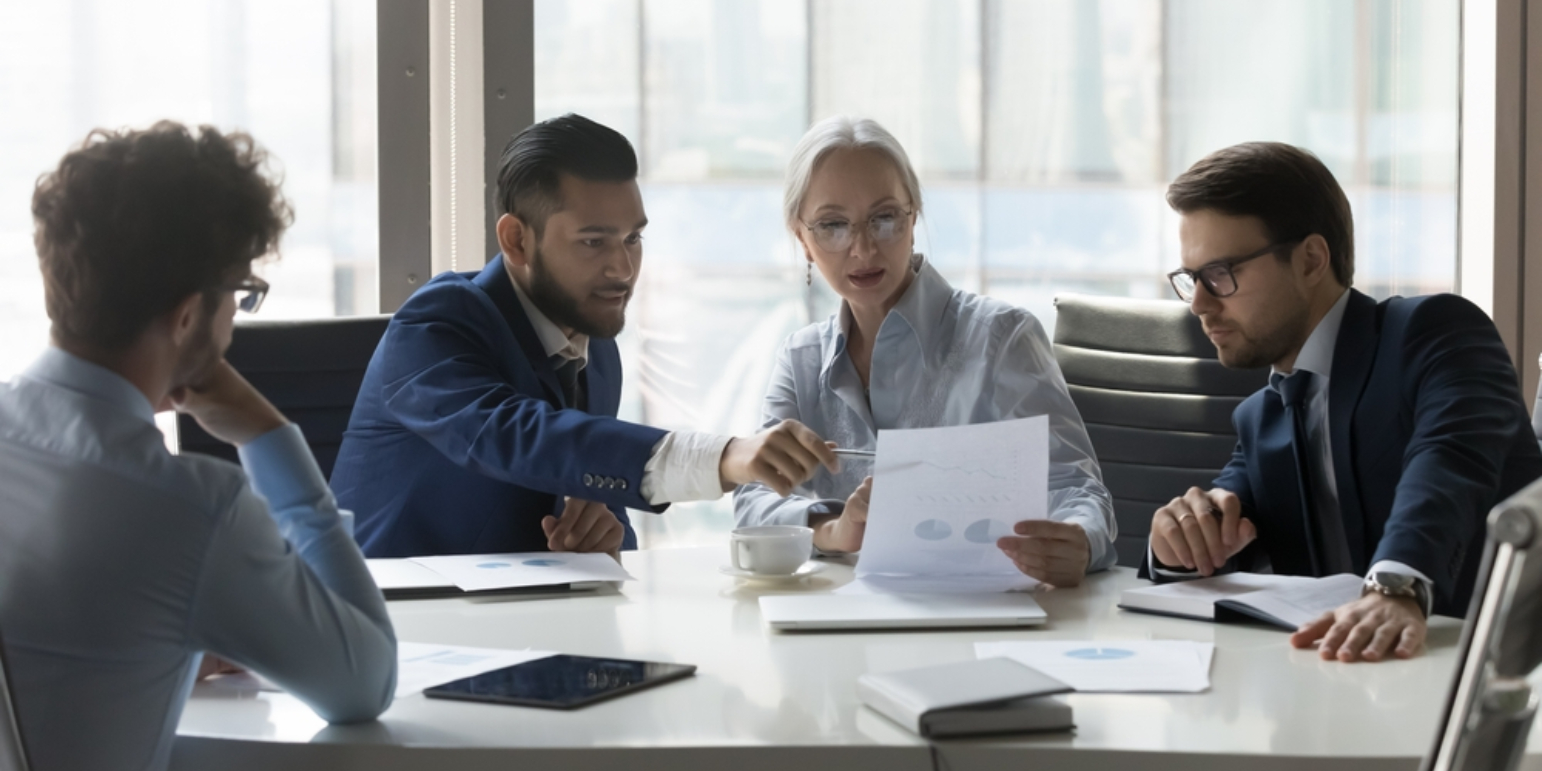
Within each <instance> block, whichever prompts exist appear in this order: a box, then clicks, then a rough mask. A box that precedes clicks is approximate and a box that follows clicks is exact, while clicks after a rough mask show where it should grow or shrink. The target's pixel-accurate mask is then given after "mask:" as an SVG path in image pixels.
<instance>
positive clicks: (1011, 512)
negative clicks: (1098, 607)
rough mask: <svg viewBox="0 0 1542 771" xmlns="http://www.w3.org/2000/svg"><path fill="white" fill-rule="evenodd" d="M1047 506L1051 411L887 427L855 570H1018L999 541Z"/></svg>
mask: <svg viewBox="0 0 1542 771" xmlns="http://www.w3.org/2000/svg"><path fill="white" fill-rule="evenodd" d="M1048 506H1049V418H1048V417H1047V416H1043V415H1040V416H1037V417H1032V418H1020V419H1017V420H1005V421H1000V422H997V423H981V424H977V425H970V426H947V427H944V428H916V429H905V430H887V431H880V432H878V456H877V458H876V459H875V462H874V470H873V500H872V505H871V507H870V510H869V514H868V520H867V532H866V533H865V534H864V535H863V538H862V556H861V557H860V558H859V559H858V560H857V575H858V576H868V575H874V574H883V575H912V576H956V575H974V576H1011V575H1021V573H1020V572H1019V571H1018V569H1017V567H1016V566H1015V565H1013V564H1012V561H1011V560H1010V559H1008V558H1007V556H1006V555H1005V554H1003V553H1002V552H1001V550H1000V549H998V548H997V547H996V539H997V538H1000V537H1001V536H1004V535H1010V534H1011V532H1012V525H1014V524H1015V523H1017V522H1020V521H1022V520H1025V519H1044V517H1045V516H1046V509H1047V508H1048ZM982 591H990V590H989V589H982ZM996 591H1000V590H999V589H997V590H996Z"/></svg>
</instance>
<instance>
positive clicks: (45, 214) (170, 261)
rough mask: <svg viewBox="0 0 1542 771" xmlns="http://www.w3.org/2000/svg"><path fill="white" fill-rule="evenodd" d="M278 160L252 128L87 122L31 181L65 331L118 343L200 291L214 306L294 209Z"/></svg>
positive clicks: (54, 307)
mask: <svg viewBox="0 0 1542 771" xmlns="http://www.w3.org/2000/svg"><path fill="white" fill-rule="evenodd" d="M267 160H268V156H267V153H266V152H264V151H263V150H262V149H261V148H259V147H258V146H257V143H256V142H255V141H253V140H252V138H251V137H250V136H248V135H246V134H244V133H239V132H235V133H231V134H222V133H220V132H219V131H218V130H216V129H214V128H213V127H211V126H200V127H198V129H197V130H196V131H190V130H189V129H188V128H187V127H185V126H183V125H181V124H178V123H173V122H170V121H162V122H160V123H156V124H155V125H154V126H151V127H150V128H149V129H145V130H137V131H136V130H121V131H108V130H104V129H96V130H94V131H92V132H91V133H90V134H88V135H87V136H86V139H85V141H84V142H82V143H81V145H80V146H79V147H78V148H76V149H75V150H72V151H71V152H69V153H68V154H66V155H65V156H64V159H63V160H61V161H60V162H59V167H58V168H57V169H55V170H53V171H51V172H49V173H47V174H44V175H43V176H42V177H40V178H39V179H38V182H37V188H36V189H35V190H34V191H33V193H32V219H33V223H34V225H35V228H36V229H35V231H34V233H33V242H34V243H35V244H36V246H37V254H38V265H39V267H40V268H41V269H42V271H43V288H44V295H45V299H46V302H47V308H48V318H49V319H51V320H52V321H53V333H54V336H55V338H56V339H59V340H62V341H65V342H74V343H77V344H83V345H87V346H91V347H95V348H98V349H101V350H107V351H117V350H122V349H124V348H126V347H128V346H129V345H131V344H132V343H133V342H134V341H135V340H136V339H137V338H138V337H139V336H140V335H141V334H142V333H143V332H144V330H145V329H146V328H148V327H149V326H150V323H151V322H152V321H153V320H154V319H155V318H157V317H158V316H160V315H162V314H164V313H167V312H169V311H170V310H171V309H173V308H175V307H176V306H177V303H179V302H181V301H183V300H184V299H186V298H187V296H188V295H190V294H193V293H195V292H202V293H204V296H205V300H206V304H207V305H208V306H209V307H211V308H212V305H213V302H216V301H217V299H218V294H217V292H218V291H219V290H220V289H221V288H222V287H223V285H224V284H225V283H226V282H228V281H230V280H231V274H232V273H235V272H237V271H238V270H242V269H245V268H246V267H247V266H249V264H250V263H251V261H252V260H254V259H257V258H258V257H262V256H263V255H266V254H268V253H270V252H272V251H274V250H275V249H276V247H277V246H278V240H279V237H280V236H281V235H282V234H283V232H284V229H285V228H286V227H288V226H289V224H290V223H291V222H293V221H294V214H293V211H292V210H291V209H290V207H289V203H288V202H287V201H286V200H284V197H283V195H282V193H280V192H279V185H278V182H277V180H275V179H270V178H269V176H268V174H267V170H266V168H265V167H266V166H267Z"/></svg>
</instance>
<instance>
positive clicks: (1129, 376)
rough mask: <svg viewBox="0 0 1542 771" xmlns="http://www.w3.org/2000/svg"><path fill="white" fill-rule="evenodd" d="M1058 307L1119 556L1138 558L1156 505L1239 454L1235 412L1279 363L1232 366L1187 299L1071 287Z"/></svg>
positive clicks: (1064, 366) (1060, 332) (1065, 358)
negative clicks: (1108, 497)
mask: <svg viewBox="0 0 1542 771" xmlns="http://www.w3.org/2000/svg"><path fill="white" fill-rule="evenodd" d="M1055 312H1056V322H1055V359H1056V360H1057V361H1059V363H1060V370H1061V372H1062V373H1064V375H1065V380H1066V385H1068V386H1069V387H1070V390H1071V400H1072V401H1074V402H1075V403H1076V409H1077V410H1078V411H1079V412H1081V416H1082V421H1083V422H1085V423H1086V425H1087V433H1088V434H1089V435H1090V436H1091V438H1092V446H1093V449H1094V450H1096V451H1097V455H1098V463H1099V465H1101V466H1102V469H1103V483H1104V484H1105V485H1107V487H1108V490H1109V492H1110V493H1112V494H1113V498H1114V514H1115V517H1116V519H1117V521H1118V524H1119V536H1118V538H1117V539H1116V540H1115V543H1114V548H1115V549H1116V550H1117V551H1118V553H1119V564H1121V565H1128V566H1131V567H1133V566H1137V565H1139V564H1140V563H1141V559H1142V558H1143V557H1145V554H1146V538H1147V535H1148V534H1149V533H1150V531H1151V515H1152V513H1154V512H1155V511H1156V510H1157V509H1158V508H1160V507H1162V506H1164V505H1166V504H1167V503H1168V502H1169V501H1171V500H1172V499H1173V498H1174V497H1177V496H1179V495H1182V494H1183V493H1184V491H1186V490H1188V489H1189V488H1190V487H1205V488H1208V487H1209V486H1210V482H1211V481H1213V480H1214V479H1215V477H1216V475H1217V474H1218V473H1219V472H1220V470H1221V468H1222V467H1224V466H1225V465H1226V463H1227V462H1228V461H1230V460H1231V455H1232V450H1233V449H1234V448H1235V447H1236V444H1237V434H1236V431H1235V430H1233V428H1232V425H1231V413H1232V411H1233V410H1235V409H1236V408H1237V405H1238V404H1241V403H1242V400H1243V399H1245V398H1247V396H1249V395H1250V394H1252V393H1253V392H1254V391H1257V390H1258V389H1259V388H1262V387H1263V386H1264V384H1265V383H1266V382H1268V377H1269V372H1268V370H1267V369H1263V370H1235V369H1227V368H1226V367H1224V366H1222V365H1221V362H1220V361H1218V360H1217V359H1216V353H1215V346H1214V345H1213V344H1211V342H1210V339H1209V338H1207V337H1205V333H1204V330H1203V329H1202V328H1201V327H1200V324H1199V319H1198V318H1196V317H1195V316H1194V315H1193V314H1191V313H1189V307H1188V305H1186V304H1184V303H1181V302H1178V301H1177V300H1134V299H1128V298H1121V297H1092V296H1086V295H1074V294H1063V295H1060V296H1058V297H1056V298H1055Z"/></svg>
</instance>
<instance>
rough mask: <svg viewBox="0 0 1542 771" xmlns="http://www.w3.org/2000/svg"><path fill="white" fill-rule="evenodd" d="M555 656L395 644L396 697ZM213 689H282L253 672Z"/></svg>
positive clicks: (226, 678)
mask: <svg viewBox="0 0 1542 771" xmlns="http://www.w3.org/2000/svg"><path fill="white" fill-rule="evenodd" d="M554 655H556V654H555V653H553V652H552V651H534V650H522V651H510V650H501V649H498V648H471V647H467V646H464V645H435V644H432V643H415V642H402V641H398V642H397V643H396V698H398V699H400V698H402V697H403V696H411V695H412V694H414V693H419V692H421V691H424V690H426V689H429V688H433V687H434V686H436V685H444V684H445V683H449V682H454V681H456V680H460V679H462V678H467V677H474V676H476V675H480V674H482V673H483V672H491V671H493V670H495V669H503V668H504V667H512V666H514V665H515V664H523V663H525V662H526V661H535V660H536V659H544V658H546V657H547V656H554ZM209 684H210V685H211V686H212V687H214V688H219V689H232V690H247V691H250V690H261V691H275V692H276V691H282V690H284V689H282V688H280V687H278V686H277V685H276V684H274V683H273V681H272V680H269V679H268V678H266V677H263V676H262V675H259V674H257V673H256V672H250V671H247V672H239V673H236V674H231V675H220V676H219V677H216V678H213V679H211V680H210V681H209Z"/></svg>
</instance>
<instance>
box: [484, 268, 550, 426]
mask: <svg viewBox="0 0 1542 771" xmlns="http://www.w3.org/2000/svg"><path fill="white" fill-rule="evenodd" d="M472 283H474V284H476V285H477V286H479V287H481V288H482V291H484V292H486V293H487V296H488V297H489V298H491V299H492V301H493V305H495V306H497V308H498V312H499V313H501V314H503V320H504V321H505V322H507V323H508V325H509V331H510V332H513V333H514V340H515V342H517V343H519V348H520V352H521V353H523V354H524V356H525V360H526V361H528V362H530V367H531V368H532V369H534V370H535V376H536V378H537V379H539V380H540V381H541V385H542V386H544V387H545V388H546V392H547V394H548V396H550V398H551V400H552V401H554V402H556V403H557V404H558V405H561V406H563V407H566V406H568V405H567V404H566V402H565V401H564V400H563V398H562V384H561V383H559V382H558V381H557V371H556V370H554V369H552V366H551V361H550V359H549V358H548V357H547V355H546V348H545V346H542V345H541V339H540V338H539V337H537V336H536V334H535V327H534V326H531V324H530V318H529V317H527V316H526V315H525V309H524V307H523V306H521V305H520V304H519V295H517V294H515V293H514V282H513V281H512V280H511V279H510V278H509V273H508V271H507V270H505V269H504V267H503V255H502V254H499V255H497V256H495V257H493V260H492V262H489V263H487V267H486V268H483V269H482V272H481V273H480V274H478V275H477V277H476V278H475V279H473V280H472Z"/></svg>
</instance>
